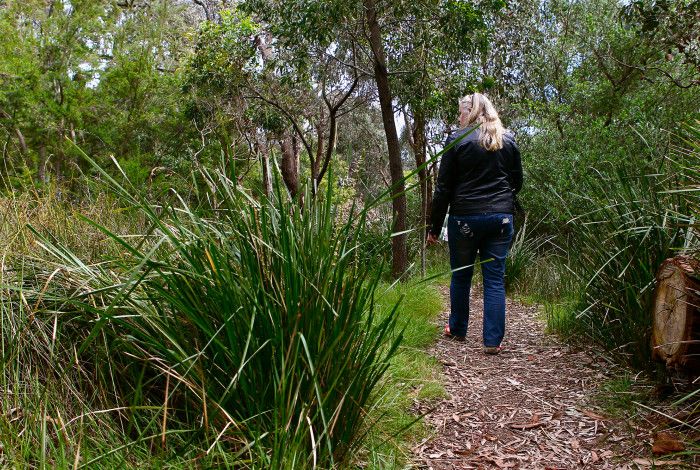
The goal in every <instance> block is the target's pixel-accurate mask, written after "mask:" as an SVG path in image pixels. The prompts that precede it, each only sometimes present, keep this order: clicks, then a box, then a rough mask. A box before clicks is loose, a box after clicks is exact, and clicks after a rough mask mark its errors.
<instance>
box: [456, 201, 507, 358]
mask: <svg viewBox="0 0 700 470" xmlns="http://www.w3.org/2000/svg"><path fill="white" fill-rule="evenodd" d="M512 238H513V214H475V215H462V216H459V215H450V216H449V218H448V220H447V241H448V244H449V246H450V266H451V268H452V282H451V283H450V302H451V305H452V307H451V311H450V332H451V333H452V334H453V335H456V336H466V334H467V325H468V323H469V290H470V288H471V283H472V275H473V274H474V262H475V261H476V255H477V253H478V254H479V257H480V261H481V263H482V264H481V273H482V275H483V278H484V332H483V335H484V346H499V345H500V344H501V341H502V340H503V335H504V334H505V328H506V289H505V284H504V276H505V271H506V256H508V249H509V248H510V242H511V240H512Z"/></svg>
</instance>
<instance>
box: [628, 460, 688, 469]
mask: <svg viewBox="0 0 700 470" xmlns="http://www.w3.org/2000/svg"><path fill="white" fill-rule="evenodd" d="M633 462H634V463H636V464H637V465H643V466H645V467H651V466H652V465H653V466H655V467H661V466H663V465H680V464H682V463H683V461H681V460H649V459H634V460H633Z"/></svg>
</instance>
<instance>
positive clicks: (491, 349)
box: [484, 346, 503, 356]
mask: <svg viewBox="0 0 700 470" xmlns="http://www.w3.org/2000/svg"><path fill="white" fill-rule="evenodd" d="M501 351H503V346H484V354H488V355H491V356H495V355H496V354H499V353H500V352H501Z"/></svg>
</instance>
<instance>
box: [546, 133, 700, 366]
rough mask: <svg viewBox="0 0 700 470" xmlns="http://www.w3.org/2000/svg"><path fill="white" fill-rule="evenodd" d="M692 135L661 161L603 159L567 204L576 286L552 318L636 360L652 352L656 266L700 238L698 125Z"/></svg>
mask: <svg viewBox="0 0 700 470" xmlns="http://www.w3.org/2000/svg"><path fill="white" fill-rule="evenodd" d="M686 136H687V137H683V138H677V140H678V141H680V142H681V143H682V144H681V145H680V146H679V147H677V148H676V149H675V150H674V151H673V152H672V153H671V154H669V155H668V156H665V157H663V158H662V159H660V161H658V162H653V161H652V162H643V163H641V164H638V165H636V166H633V165H631V164H626V163H623V162H616V163H609V164H607V165H599V166H598V167H597V168H596V169H595V173H596V175H597V177H596V178H591V179H589V180H588V182H587V184H586V185H585V187H582V188H579V192H578V193H577V194H569V195H568V201H567V203H566V205H565V206H564V207H565V209H566V210H567V211H568V214H569V217H570V220H569V222H568V224H567V225H568V226H569V229H568V230H567V231H566V232H567V234H566V236H565V237H562V238H563V239H565V240H566V241H567V242H566V252H567V254H566V258H564V260H565V263H566V266H564V267H563V268H562V269H566V270H568V271H569V272H570V273H571V274H572V275H573V277H574V278H575V280H576V284H577V286H576V287H574V288H573V289H572V290H573V291H572V292H571V293H570V295H568V296H565V297H564V298H563V300H567V302H565V303H564V304H562V305H565V308H563V309H562V308H556V309H552V312H551V314H550V324H552V325H553V326H557V325H559V326H560V327H561V326H562V325H565V326H566V328H567V329H569V330H570V331H569V333H570V332H572V331H577V332H580V333H584V334H586V335H588V336H590V337H592V338H593V339H594V340H596V341H597V342H599V343H601V344H603V345H604V346H605V347H606V348H607V349H609V350H611V351H614V352H615V353H618V354H620V355H623V356H624V357H626V358H627V359H629V360H630V361H631V362H632V363H634V364H636V365H637V366H646V365H647V364H648V363H649V359H650V357H651V350H650V347H651V345H650V333H651V325H652V302H651V300H652V295H653V290H654V281H655V274H656V270H657V268H658V267H659V265H660V264H661V262H662V261H663V260H664V259H666V258H668V257H671V256H674V255H676V254H679V253H681V252H683V253H693V252H695V253H697V249H698V246H699V245H698V238H697V220H698V216H700V213H698V201H699V199H698V192H697V184H698V182H699V181H700V179H698V170H697V168H698V164H700V153H698V142H700V140H699V139H698V130H697V129H696V128H692V127H690V128H688V129H687V133H686ZM580 208H586V210H585V211H581V210H580ZM560 243H561V242H560ZM562 269H559V271H562ZM567 277H570V276H567Z"/></svg>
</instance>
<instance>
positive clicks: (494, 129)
mask: <svg viewBox="0 0 700 470" xmlns="http://www.w3.org/2000/svg"><path fill="white" fill-rule="evenodd" d="M459 112H460V113H462V114H466V116H467V119H466V122H465V127H467V126H471V125H476V124H478V125H479V144H481V146H482V147H483V148H485V149H486V150H491V151H494V150H500V149H502V148H503V134H505V132H506V130H505V128H504V127H503V124H502V123H501V118H499V117H498V112H497V111H496V108H495V107H494V106H493V103H491V100H489V99H488V98H487V97H486V95H483V94H481V93H474V94H473V95H467V96H465V97H464V98H462V99H461V100H459Z"/></svg>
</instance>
